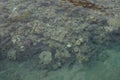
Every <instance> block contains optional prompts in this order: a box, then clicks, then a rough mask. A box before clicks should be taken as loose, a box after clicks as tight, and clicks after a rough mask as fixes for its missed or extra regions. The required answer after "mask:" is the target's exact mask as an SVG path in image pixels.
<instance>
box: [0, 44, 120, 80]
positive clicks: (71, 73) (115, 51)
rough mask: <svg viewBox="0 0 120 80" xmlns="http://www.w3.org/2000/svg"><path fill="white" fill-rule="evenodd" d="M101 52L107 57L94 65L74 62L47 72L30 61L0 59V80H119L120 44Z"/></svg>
mask: <svg viewBox="0 0 120 80" xmlns="http://www.w3.org/2000/svg"><path fill="white" fill-rule="evenodd" d="M103 53H107V54H108V55H109V58H107V59H106V60H105V61H95V63H94V65H91V66H87V67H84V68H83V66H81V65H78V64H75V65H73V67H72V68H71V69H69V68H68V67H63V68H61V69H59V70H56V71H49V72H48V71H46V70H38V69H35V68H34V66H32V65H33V64H32V63H33V62H32V61H26V62H22V63H15V62H8V61H1V65H0V68H1V69H2V68H3V69H2V70H1V71H0V80H8V79H9V80H120V62H119V61H120V46H115V45H114V46H112V47H111V48H108V49H106V50H104V51H103ZM2 65H4V66H2ZM46 72H47V73H46Z"/></svg>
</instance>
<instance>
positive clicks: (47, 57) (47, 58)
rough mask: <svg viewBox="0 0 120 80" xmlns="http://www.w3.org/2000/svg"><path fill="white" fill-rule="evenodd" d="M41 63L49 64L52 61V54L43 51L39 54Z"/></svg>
mask: <svg viewBox="0 0 120 80" xmlns="http://www.w3.org/2000/svg"><path fill="white" fill-rule="evenodd" d="M39 58H40V63H42V64H49V63H50V62H51V61H52V53H51V52H50V51H43V52H41V53H40V54H39Z"/></svg>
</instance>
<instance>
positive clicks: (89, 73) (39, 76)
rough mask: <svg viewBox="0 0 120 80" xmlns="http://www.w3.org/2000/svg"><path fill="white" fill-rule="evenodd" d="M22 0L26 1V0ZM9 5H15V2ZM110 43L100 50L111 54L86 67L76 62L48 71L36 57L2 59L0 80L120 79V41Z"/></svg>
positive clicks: (0, 62) (15, 0) (0, 61)
mask: <svg viewBox="0 0 120 80" xmlns="http://www.w3.org/2000/svg"><path fill="white" fill-rule="evenodd" d="M0 1H1V2H4V1H3V0H0ZM22 1H23V2H24V0H21V2H22ZM36 1H39V0H36ZM53 1H55V0H53ZM94 1H98V0H94ZM13 2H17V0H13ZM33 2H34V1H33ZM28 4H29V3H28ZM0 5H1V4H0ZM9 5H11V6H13V5H14V3H13V4H9ZM44 5H47V4H44ZM110 5H111V4H110ZM0 8H1V6H0ZM22 8H24V6H23V7H22ZM11 10H12V9H11ZM10 13H11V12H10ZM1 14H2V13H1ZM0 21H1V20H0ZM0 29H1V28H0ZM0 31H2V29H1V30H0ZM117 41H119V40H117ZM109 44H110V46H106V48H105V49H104V50H103V51H101V52H100V53H105V54H107V55H108V56H109V57H108V58H107V59H105V60H104V61H99V60H96V61H91V62H90V64H88V65H86V66H85V67H84V66H82V65H81V64H78V63H75V64H73V65H72V67H70V68H69V67H68V66H63V67H62V68H60V69H57V70H50V71H48V70H45V69H44V70H42V69H39V68H36V67H37V66H36V59H34V58H33V59H28V60H25V61H22V62H17V61H12V60H8V59H4V60H0V80H120V42H116V43H115V44H114V43H113V44H111V43H109ZM103 47H105V46H103Z"/></svg>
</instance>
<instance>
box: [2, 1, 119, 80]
mask: <svg viewBox="0 0 120 80" xmlns="http://www.w3.org/2000/svg"><path fill="white" fill-rule="evenodd" d="M50 1H51V2H50V3H49V0H46V1H43V0H34V1H32V0H31V1H29V0H6V1H4V0H0V41H1V42H0V80H120V42H119V41H120V40H119V39H120V38H119V37H120V34H119V31H120V30H119V29H120V24H119V21H120V18H118V17H119V16H120V14H119V8H120V6H119V4H120V2H119V1H118V0H116V1H115V0H114V1H113V0H112V1H111V0H106V3H105V1H104V0H101V1H99V0H88V1H94V2H96V3H99V4H100V5H101V4H102V5H106V6H110V7H111V6H114V7H117V8H114V9H112V10H107V11H106V12H105V13H104V12H99V10H98V12H97V11H94V10H92V8H90V9H86V8H83V7H82V8H81V7H80V8H79V7H75V8H73V6H72V7H71V8H72V9H71V8H68V7H70V6H71V4H69V3H65V4H62V5H65V6H62V7H61V4H59V2H60V1H61V0H50ZM66 6H67V7H66ZM72 10H73V11H72ZM54 11H55V13H56V14H54ZM28 12H29V13H28ZM108 13H111V14H108ZM113 14H114V15H113ZM14 15H15V16H14ZM16 16H17V17H16ZM88 16H89V17H88ZM68 17H69V18H68ZM94 18H95V19H94ZM89 20H90V21H89ZM97 20H98V22H96V21H97ZM42 21H43V22H42ZM65 21H66V22H65ZM106 21H107V24H106ZM81 24H82V25H81ZM78 25H79V26H80V27H78ZM39 26H42V27H40V29H39ZM60 26H63V27H60ZM88 26H89V27H90V28H88ZM96 26H97V28H96ZM102 26H103V27H104V28H105V29H106V33H105V34H107V33H109V34H110V37H112V38H114V39H112V38H111V39H108V38H110V37H107V36H105V37H106V38H105V37H104V36H103V35H104V33H103V34H102V33H101V32H102V30H103V29H102V28H101V27H102ZM36 28H37V29H36ZM79 28H81V29H79ZM83 28H87V29H88V32H87V31H86V32H84V31H83V32H81V33H79V32H80V31H79V30H82V29H83ZM67 29H68V30H69V31H68V32H69V33H67V32H64V31H65V30H67ZM87 29H86V30H87ZM94 29H95V30H94ZM99 30H100V31H99ZM107 30H108V32H107ZM55 31H56V32H55ZM62 31H63V32H62ZM72 31H73V33H74V31H76V32H75V35H78V37H79V35H81V34H82V33H83V34H85V35H86V36H87V35H88V34H89V31H90V33H91V34H93V35H92V36H90V37H93V36H96V35H97V33H98V34H101V35H99V36H97V37H95V38H91V40H92V39H93V43H92V44H91V43H89V45H90V47H93V49H98V48H100V50H98V51H97V52H96V55H97V54H99V56H100V57H99V58H97V57H98V56H97V57H91V58H93V59H90V61H88V62H87V63H86V64H85V65H83V64H82V63H78V62H77V61H76V62H74V63H73V64H72V63H71V64H70V65H68V63H65V64H64V65H62V66H60V68H58V69H51V68H50V69H47V68H49V65H47V66H48V67H47V68H44V69H43V67H44V66H43V65H40V63H39V62H38V61H39V58H38V55H39V53H38V52H39V49H40V52H41V51H44V50H50V49H51V46H52V52H53V53H54V54H55V51H54V50H55V49H56V48H55V49H54V47H56V45H57V47H58V46H62V47H63V48H62V49H61V48H60V49H58V51H59V50H64V48H65V49H66V50H68V51H69V52H70V51H71V50H70V49H72V48H71V46H72V45H71V44H70V43H69V41H70V42H71V43H72V40H71V39H73V41H74V38H76V37H74V35H72ZM44 32H45V33H44ZM52 32H53V33H52ZM57 32H58V33H57ZM62 33H63V34H62ZM8 34H10V35H8ZM33 34H35V35H37V36H39V38H40V39H39V38H38V37H37V38H36V36H33ZM42 34H44V35H42ZM49 34H50V35H49ZM60 34H61V35H60ZM65 34H69V35H72V36H70V38H69V37H67V36H69V35H67V36H65V37H67V39H63V37H62V35H65ZM94 34H95V35H94ZM9 36H10V37H9ZM43 36H44V37H43ZM58 36H60V37H61V38H60V37H58ZM101 36H103V37H102V38H101ZM11 37H12V39H11ZM26 37H28V38H30V39H26ZM49 37H50V38H49ZM99 37H100V38H99ZM84 38H85V39H86V37H84ZM103 38H105V39H103ZM49 39H50V40H49ZM98 39H100V40H98ZM24 40H25V41H24ZM31 40H33V42H36V43H34V44H32V42H31ZM37 40H38V41H37ZM39 40H40V42H42V41H43V42H42V44H39V45H36V44H37V42H39ZM52 40H53V42H52ZM102 40H103V41H102ZM107 40H111V41H110V42H109V41H107ZM9 41H12V43H15V44H16V45H11V43H10V42H9ZM22 41H24V42H23V43H24V46H25V49H26V52H25V53H26V54H27V57H26V55H25V56H20V60H17V59H16V57H15V56H11V55H14V50H19V48H20V50H21V53H22V51H23V53H22V54H23V55H24V54H25V53H24V46H23V45H22V44H23V43H22ZM44 41H45V42H47V41H48V43H49V41H50V42H52V43H51V45H50V46H49V47H48V45H47V44H44V43H45V42H44ZM54 41H55V42H56V44H54ZM62 41H63V42H65V43H62ZM67 41H68V42H67ZM57 42H58V43H59V42H60V45H59V44H57ZM97 42H98V43H100V45H99V44H96V43H97ZM102 42H103V44H102ZM78 43H79V42H78ZM61 44H62V45H61ZM76 44H77V43H76ZM21 45H22V46H21ZM32 45H35V47H33V46H32ZM65 45H66V46H65ZM89 45H88V46H89ZM53 46H54V47H53ZM74 46H75V45H74ZM74 46H72V47H74ZM77 46H78V45H77ZM99 46H100V47H99ZM66 47H67V48H66ZM94 47H96V48H94ZM7 48H8V49H7ZM69 48H70V49H69ZM81 48H82V49H83V50H84V47H81ZM3 49H5V50H3ZM10 50H11V51H10ZM85 50H86V52H87V50H89V48H87V49H85ZM12 51H13V52H12ZM10 52H11V53H10ZM56 52H57V51H56ZM3 53H4V54H3ZM9 53H10V54H11V55H10V54H9ZM12 53H13V54H12ZM70 53H72V51H71V52H70ZM29 54H32V56H31V55H29ZM94 55H95V54H94ZM6 56H7V57H6ZM64 56H65V55H64ZM18 57H19V55H18V56H17V58H18ZM73 58H75V57H73ZM63 60H64V59H63ZM69 60H71V62H72V60H74V59H72V58H71V59H69ZM56 61H57V60H56ZM68 62H69V61H68ZM51 64H52V63H51ZM51 64H50V65H51ZM58 64H59V63H58ZM53 65H54V64H53ZM40 66H43V67H42V68H41V67H40ZM45 67H46V66H45Z"/></svg>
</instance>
